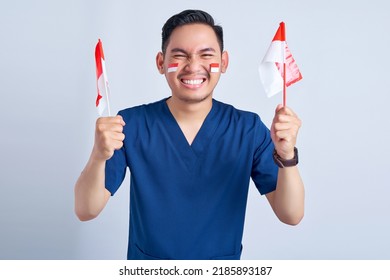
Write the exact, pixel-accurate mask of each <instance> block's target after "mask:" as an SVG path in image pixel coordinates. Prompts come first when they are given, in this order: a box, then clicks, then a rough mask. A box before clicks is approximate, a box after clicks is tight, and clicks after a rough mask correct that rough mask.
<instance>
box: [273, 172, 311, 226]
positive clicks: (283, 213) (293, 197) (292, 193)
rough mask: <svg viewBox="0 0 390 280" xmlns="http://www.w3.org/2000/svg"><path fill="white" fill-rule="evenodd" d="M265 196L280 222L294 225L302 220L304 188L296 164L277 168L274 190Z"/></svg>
mask: <svg viewBox="0 0 390 280" xmlns="http://www.w3.org/2000/svg"><path fill="white" fill-rule="evenodd" d="M267 198H268V200H269V201H270V204H271V206H272V208H273V210H274V212H275V214H276V215H277V216H278V218H279V219H280V220H281V221H282V222H284V223H286V224H290V225H296V224H298V223H299V222H300V221H301V220H302V218H303V215H304V200H305V190H304V186H303V182H302V179H301V176H300V174H299V170H298V167H297V166H294V167H286V168H279V172H278V181H277V187H276V190H275V191H274V192H272V193H270V194H269V195H267Z"/></svg>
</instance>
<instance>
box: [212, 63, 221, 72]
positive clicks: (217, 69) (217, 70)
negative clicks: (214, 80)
mask: <svg viewBox="0 0 390 280" xmlns="http://www.w3.org/2000/svg"><path fill="white" fill-rule="evenodd" d="M218 72H219V63H211V64H210V73H218Z"/></svg>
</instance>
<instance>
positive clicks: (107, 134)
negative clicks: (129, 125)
mask: <svg viewBox="0 0 390 280" xmlns="http://www.w3.org/2000/svg"><path fill="white" fill-rule="evenodd" d="M124 126H125V122H124V121H123V119H122V116H119V115H118V116H115V117H102V118H98V119H97V121H96V128H95V144H94V146H93V151H92V154H93V156H94V157H95V158H96V159H99V160H108V159H109V158H111V157H112V155H113V154H114V151H115V150H119V149H120V148H122V146H123V140H124V139H125V135H124V134H123V127H124Z"/></svg>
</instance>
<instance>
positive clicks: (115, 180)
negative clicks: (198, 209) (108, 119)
mask: <svg viewBox="0 0 390 280" xmlns="http://www.w3.org/2000/svg"><path fill="white" fill-rule="evenodd" d="M119 115H121V112H119ZM126 167H127V160H126V151H125V146H123V147H122V148H121V149H119V150H115V152H114V155H113V156H112V157H111V158H110V159H108V160H107V161H106V168H105V187H106V189H107V190H108V191H109V192H110V193H111V195H114V194H115V192H116V191H117V190H118V189H119V187H120V186H121V184H122V182H123V179H124V178H125V175H126Z"/></svg>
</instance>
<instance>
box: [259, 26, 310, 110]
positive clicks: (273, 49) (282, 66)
mask: <svg viewBox="0 0 390 280" xmlns="http://www.w3.org/2000/svg"><path fill="white" fill-rule="evenodd" d="M259 73H260V78H261V81H262V83H263V86H264V89H265V91H266V93H267V96H268V97H271V96H273V95H275V94H276V93H278V92H280V91H282V90H283V106H285V105H286V87H288V86H290V85H292V84H294V83H295V82H298V81H299V80H301V79H302V75H301V73H300V71H299V69H298V66H297V64H296V63H295V60H294V58H293V56H292V54H291V52H290V49H289V48H288V46H287V42H286V33H285V25H284V22H281V23H280V25H279V28H278V30H277V31H276V34H275V36H274V38H273V40H272V42H271V45H270V46H269V48H268V51H267V53H266V54H265V56H264V58H263V61H262V62H261V64H260V67H259Z"/></svg>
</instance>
